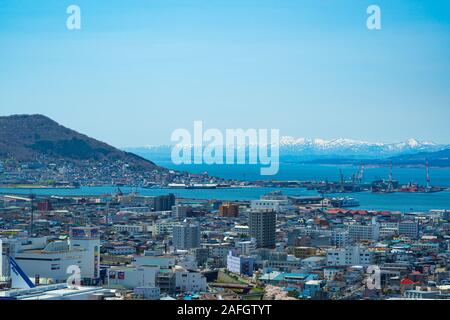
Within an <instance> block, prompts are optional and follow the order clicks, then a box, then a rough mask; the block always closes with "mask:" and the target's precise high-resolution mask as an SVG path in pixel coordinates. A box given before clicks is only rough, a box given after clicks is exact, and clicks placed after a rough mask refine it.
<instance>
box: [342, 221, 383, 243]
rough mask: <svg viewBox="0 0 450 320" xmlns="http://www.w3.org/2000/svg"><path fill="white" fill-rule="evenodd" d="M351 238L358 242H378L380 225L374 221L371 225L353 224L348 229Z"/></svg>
mask: <svg viewBox="0 0 450 320" xmlns="http://www.w3.org/2000/svg"><path fill="white" fill-rule="evenodd" d="M348 232H349V235H350V238H351V239H353V240H356V241H361V240H373V241H377V240H378V239H379V237H380V225H379V223H377V222H375V221H372V223H371V224H359V223H358V224H356V223H355V224H351V225H350V226H349V227H348Z"/></svg>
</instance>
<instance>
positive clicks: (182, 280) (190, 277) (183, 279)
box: [175, 269, 207, 292]
mask: <svg viewBox="0 0 450 320" xmlns="http://www.w3.org/2000/svg"><path fill="white" fill-rule="evenodd" d="M175 288H176V291H177V292H206V291H207V282H206V278H205V276H203V275H202V274H201V273H199V272H189V271H185V270H183V271H181V270H177V269H176V270H175Z"/></svg>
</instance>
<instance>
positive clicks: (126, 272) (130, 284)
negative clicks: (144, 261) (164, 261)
mask: <svg viewBox="0 0 450 320" xmlns="http://www.w3.org/2000/svg"><path fill="white" fill-rule="evenodd" d="M159 270H160V267H159V266H139V267H134V266H133V267H115V266H114V267H111V268H110V269H109V270H108V286H109V287H111V288H125V289H134V288H136V287H154V286H155V285H156V275H157V273H158V272H159Z"/></svg>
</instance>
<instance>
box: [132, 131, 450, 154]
mask: <svg viewBox="0 0 450 320" xmlns="http://www.w3.org/2000/svg"><path fill="white" fill-rule="evenodd" d="M279 145H280V156H281V157H282V158H283V157H285V158H289V159H293V158H295V159H302V158H303V159H312V158H322V157H326V158H330V157H364V158H387V157H392V156H399V155H404V154H415V153H419V152H435V151H440V150H444V149H449V148H450V145H442V144H436V143H434V142H427V141H419V140H417V139H413V138H411V139H408V140H406V141H402V142H394V143H381V142H367V141H360V140H353V139H345V138H338V139H331V140H326V139H319V138H316V139H310V138H295V137H290V136H283V137H281V138H280V141H279ZM242 147H243V146H238V147H237V148H238V149H241V148H242ZM171 150H172V146H171V145H160V146H146V147H141V148H125V151H129V152H134V153H137V154H139V155H142V156H153V157H157V158H160V157H162V158H166V157H170V152H171Z"/></svg>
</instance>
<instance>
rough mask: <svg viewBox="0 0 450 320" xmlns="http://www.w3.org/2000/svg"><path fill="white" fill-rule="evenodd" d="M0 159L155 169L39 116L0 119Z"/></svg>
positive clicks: (141, 159) (131, 155) (127, 154)
mask: <svg viewBox="0 0 450 320" xmlns="http://www.w3.org/2000/svg"><path fill="white" fill-rule="evenodd" d="M0 159H3V160H5V159H10V160H16V161H41V162H47V163H49V162H52V161H61V160H62V161H68V162H73V163H77V162H80V161H93V162H102V163H108V162H115V161H118V160H120V161H122V162H124V163H126V164H127V165H129V166H130V168H136V169H137V170H154V169H158V168H159V167H158V166H156V165H155V164H154V163H153V162H151V161H149V160H146V159H144V158H142V157H140V156H138V155H135V154H132V153H129V152H124V151H121V150H119V149H116V148H114V147H112V146H110V145H108V144H106V143H104V142H101V141H98V140H95V139H93V138H90V137H88V136H86V135H83V134H80V133H78V132H76V131H74V130H71V129H68V128H65V127H63V126H61V125H59V124H58V123H57V122H55V121H53V120H52V119H50V118H48V117H46V116H43V115H39V114H37V115H12V116H7V117H0ZM159 169H162V168H159Z"/></svg>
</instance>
